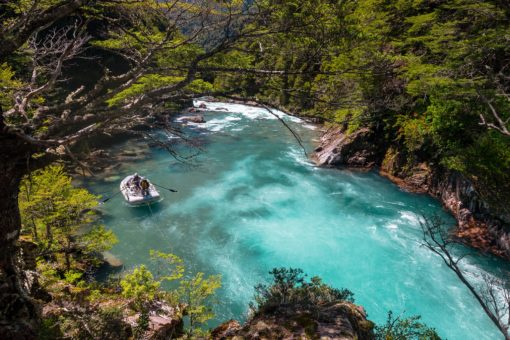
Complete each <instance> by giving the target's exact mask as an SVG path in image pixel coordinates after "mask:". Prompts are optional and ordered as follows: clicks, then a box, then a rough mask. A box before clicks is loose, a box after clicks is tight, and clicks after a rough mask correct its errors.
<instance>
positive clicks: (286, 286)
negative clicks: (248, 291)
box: [250, 268, 354, 313]
mask: <svg viewBox="0 0 510 340" xmlns="http://www.w3.org/2000/svg"><path fill="white" fill-rule="evenodd" d="M269 274H271V275H272V277H273V280H272V282H271V284H269V285H266V284H258V285H257V286H255V297H254V300H255V303H254V304H253V303H252V304H251V305H250V308H251V309H252V311H253V312H256V313H258V312H272V311H274V310H275V309H276V308H278V307H280V306H291V307H292V308H293V309H297V308H308V309H311V310H314V309H316V308H318V307H319V306H321V305H323V304H325V303H329V302H335V301H349V302H354V294H353V293H352V292H351V291H350V290H348V289H337V288H333V287H331V286H329V285H327V284H324V283H323V282H322V280H321V279H320V278H319V277H317V276H314V277H312V278H311V279H310V281H307V280H306V275H305V274H304V273H303V270H301V269H296V268H273V270H271V271H270V272H269Z"/></svg>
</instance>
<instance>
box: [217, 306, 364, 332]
mask: <svg viewBox="0 0 510 340" xmlns="http://www.w3.org/2000/svg"><path fill="white" fill-rule="evenodd" d="M373 328H374V323H373V322H371V321H369V320H367V318H366V313H365V311H364V310H363V308H361V307H359V306H356V305H354V304H352V303H350V302H346V301H336V302H332V303H329V304H324V305H321V306H318V308H317V310H313V311H312V310H306V309H304V310H303V309H300V308H297V307H296V306H280V307H278V308H277V309H276V310H274V311H271V312H267V313H258V314H256V315H255V316H253V317H252V318H251V319H250V320H248V321H247V322H246V324H244V325H243V326H241V325H239V323H238V322H237V321H234V320H230V321H228V322H226V323H224V324H222V325H220V326H219V327H217V328H216V329H214V330H213V331H212V332H211V337H212V338H213V339H339V340H354V339H365V340H370V339H373V338H374V335H373Z"/></svg>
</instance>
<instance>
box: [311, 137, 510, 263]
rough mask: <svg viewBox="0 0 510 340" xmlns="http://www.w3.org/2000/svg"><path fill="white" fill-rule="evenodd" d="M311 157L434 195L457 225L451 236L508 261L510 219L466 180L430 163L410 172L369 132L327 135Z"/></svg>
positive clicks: (410, 168)
mask: <svg viewBox="0 0 510 340" xmlns="http://www.w3.org/2000/svg"><path fill="white" fill-rule="evenodd" d="M312 157H313V159H314V160H315V162H316V163H317V164H318V165H319V166H327V167H349V168H358V169H378V170H379V172H380V174H381V175H383V176H385V177H387V178H389V179H390V180H392V181H393V182H395V183H396V184H397V185H399V186H400V187H401V188H403V189H404V190H408V191H411V192H417V193H426V194H429V195H432V196H433V197H435V198H437V199H439V200H440V202H441V203H442V204H443V206H444V207H445V209H447V210H448V211H450V212H451V213H452V214H453V216H454V217H455V218H456V219H457V221H458V225H457V228H455V230H454V231H453V234H454V236H456V237H457V238H458V239H459V240H460V241H461V242H464V243H466V244H468V245H470V246H472V247H474V248H476V249H479V250H481V251H483V252H487V253H492V254H495V255H497V256H500V257H502V258H505V259H510V215H509V214H505V213H504V212H499V211H497V212H496V211H495V209H492V208H491V205H490V204H489V203H488V202H487V201H486V200H484V199H483V198H482V196H481V195H480V193H478V192H477V190H476V188H475V186H474V184H473V183H472V182H471V181H470V180H469V179H468V178H466V177H465V176H463V175H462V174H460V173H458V172H454V171H449V170H446V169H444V168H443V167H441V166H439V165H436V164H434V163H431V162H415V163H414V164H412V165H411V166H410V165H409V164H408V162H406V161H405V157H404V155H402V154H401V152H400V151H399V150H398V148H397V147H395V146H387V145H385V144H384V143H381V142H380V140H379V139H378V137H377V135H376V134H375V133H373V132H372V131H371V130H369V129H367V128H362V129H359V130H357V131H355V132H353V133H346V132H345V131H344V129H343V128H342V127H333V128H330V129H328V130H327V131H325V133H324V134H323V136H322V138H321V140H320V144H319V146H318V147H317V148H316V150H315V152H314V154H313V156H312Z"/></svg>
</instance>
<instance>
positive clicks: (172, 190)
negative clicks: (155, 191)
mask: <svg viewBox="0 0 510 340" xmlns="http://www.w3.org/2000/svg"><path fill="white" fill-rule="evenodd" d="M152 184H154V185H155V186H157V187H160V188H161V189H166V190H168V191H171V192H177V190H174V189H170V188H165V187H162V186H161V185H159V184H156V183H154V182H152Z"/></svg>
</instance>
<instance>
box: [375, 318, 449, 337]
mask: <svg viewBox="0 0 510 340" xmlns="http://www.w3.org/2000/svg"><path fill="white" fill-rule="evenodd" d="M419 320H420V317H419V316H411V317H407V318H401V317H396V318H395V317H393V313H392V312H391V311H390V312H388V319H387V320H386V324H384V325H380V326H376V328H375V338H376V339H377V340H440V339H441V338H440V337H439V335H438V334H437V333H436V331H435V330H434V329H433V328H430V327H428V326H427V325H425V324H423V323H421V322H420V321H419Z"/></svg>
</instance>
